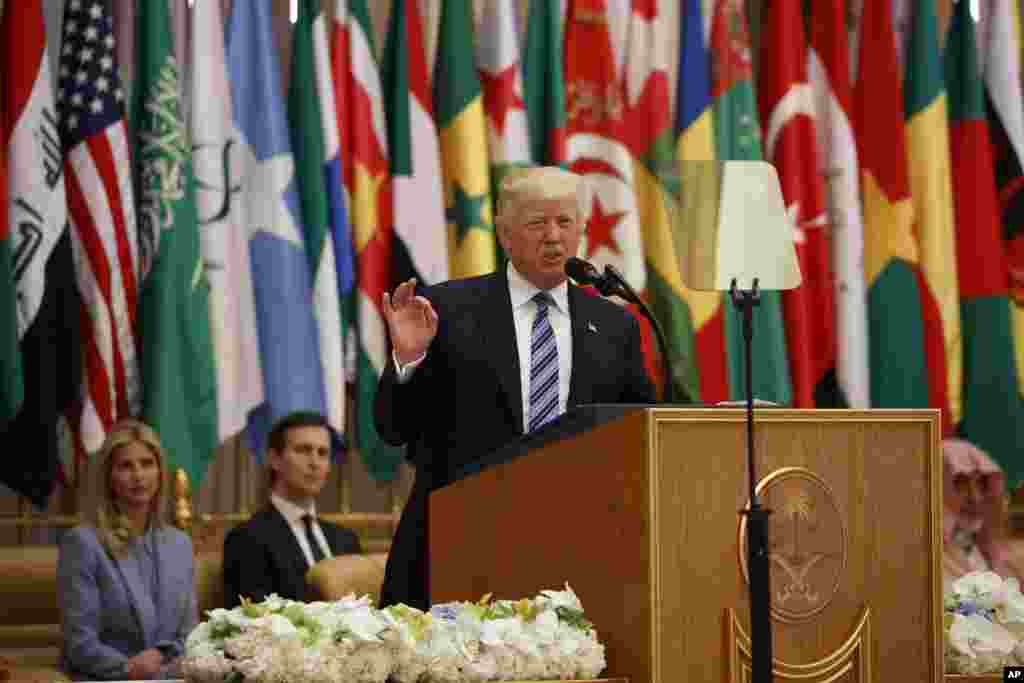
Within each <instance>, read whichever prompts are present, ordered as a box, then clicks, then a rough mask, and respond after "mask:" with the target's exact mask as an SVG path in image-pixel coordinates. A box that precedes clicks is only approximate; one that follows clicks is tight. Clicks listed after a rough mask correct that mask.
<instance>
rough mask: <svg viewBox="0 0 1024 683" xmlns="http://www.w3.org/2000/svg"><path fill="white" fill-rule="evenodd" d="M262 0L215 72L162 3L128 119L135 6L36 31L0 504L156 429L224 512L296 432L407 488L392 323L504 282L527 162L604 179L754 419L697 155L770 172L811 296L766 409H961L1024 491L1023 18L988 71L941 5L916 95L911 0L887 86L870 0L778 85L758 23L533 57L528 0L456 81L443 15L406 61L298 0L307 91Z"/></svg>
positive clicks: (410, 32) (220, 47) (226, 24)
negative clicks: (424, 301)
mask: <svg viewBox="0 0 1024 683" xmlns="http://www.w3.org/2000/svg"><path fill="white" fill-rule="evenodd" d="M804 4H806V5H807V7H808V8H809V9H810V11H811V18H810V21H809V22H808V23H807V24H806V25H807V26H809V27H811V29H810V33H809V34H805V30H804V27H805V23H804V17H803V14H802V12H803V10H804V9H805V8H804V7H803V5H804ZM232 5H233V6H232V9H231V11H230V14H229V15H228V16H226V17H222V16H221V13H220V3H217V2H197V3H195V6H194V7H193V8H192V9H191V11H190V12H189V15H188V21H189V22H190V26H189V33H190V41H189V42H190V45H189V49H188V58H187V62H188V63H187V64H186V65H185V67H184V68H183V67H181V66H180V65H178V64H177V63H176V61H175V57H174V55H175V50H174V48H173V40H174V33H173V27H172V20H171V17H170V16H169V13H168V11H167V4H166V3H163V2H157V3H150V2H147V3H139V5H138V6H137V8H136V10H135V12H136V17H135V19H136V22H135V30H134V35H133V38H132V40H133V42H134V52H135V54H134V65H133V68H132V70H131V72H132V73H133V82H132V83H131V103H130V105H129V103H127V102H126V101H125V100H126V97H125V89H124V86H123V85H122V83H121V81H120V78H119V73H125V72H124V71H123V69H124V65H121V66H120V67H119V65H118V64H117V55H118V54H122V53H121V52H119V51H118V50H117V49H116V44H115V34H114V30H113V28H112V24H111V20H110V18H109V17H108V15H107V12H106V6H105V3H104V2H102V0H66V5H65V11H64V21H63V26H62V27H61V31H62V35H61V40H60V44H61V49H60V60H59V66H58V71H59V72H58V73H57V74H51V73H50V71H49V65H48V63H47V62H48V60H47V59H46V58H45V44H46V30H47V27H46V26H45V25H44V22H43V19H42V8H41V0H19V1H18V2H14V3H11V2H9V3H7V7H6V8H5V10H4V15H3V46H4V47H3V48H2V60H3V61H2V62H0V73H3V83H2V93H3V97H2V99H0V106H2V112H0V113H2V116H0V121H2V123H3V127H2V132H3V135H2V139H0V155H2V156H0V158H2V159H4V160H5V163H0V204H2V205H3V206H5V207H7V210H6V211H5V212H2V215H0V381H2V382H3V384H2V385H0V425H2V426H3V431H4V433H5V435H6V436H7V437H8V438H19V439H20V438H24V439H25V440H24V443H26V444H38V446H37V447H33V449H32V452H31V453H29V452H28V451H26V455H24V456H22V457H19V458H8V459H6V461H5V463H4V465H3V466H2V467H0V478H2V480H3V481H4V482H5V483H7V484H8V485H10V486H11V487H12V488H14V489H15V490H18V491H19V492H21V493H23V494H25V495H27V496H28V497H29V498H31V499H32V500H33V501H35V502H36V503H38V504H42V503H43V502H44V501H45V500H46V497H47V496H48V494H49V492H50V490H51V489H52V486H53V482H54V480H55V478H56V477H57V476H58V473H59V472H62V473H63V476H64V477H65V479H66V480H67V481H69V482H71V481H73V478H74V475H73V473H74V472H76V471H77V466H76V465H77V463H80V462H81V461H83V459H84V458H86V457H88V455H89V454H91V453H93V452H94V451H95V450H96V448H98V447H99V445H100V444H101V443H102V440H103V437H104V436H105V434H106V431H107V430H108V429H109V428H110V425H111V424H112V423H113V422H114V421H115V420H116V419H117V418H119V417H121V416H124V415H129V414H138V415H141V416H142V417H144V418H145V419H147V420H149V421H150V422H151V423H153V424H154V426H156V428H157V429H158V430H159V432H160V433H161V436H162V438H163V440H164V442H165V446H166V448H167V451H168V457H169V459H170V460H171V462H172V463H173V464H175V465H178V466H182V467H184V468H185V469H186V470H187V471H188V472H189V474H190V475H191V477H192V479H193V481H194V482H195V483H196V484H198V483H200V482H201V481H202V477H203V474H204V472H205V470H206V466H207V464H208V462H209V460H210V458H212V457H213V454H214V452H215V449H216V446H217V445H218V444H219V443H222V442H223V441H224V440H225V439H227V438H230V437H232V436H234V435H237V434H239V433H242V432H244V433H245V435H246V438H247V439H248V442H249V444H250V446H252V448H253V449H254V450H255V451H256V452H257V453H259V452H260V451H261V449H262V446H263V440H264V439H265V436H266V432H267V429H268V428H269V425H270V424H271V423H272V422H273V420H274V419H276V418H277V417H279V416H280V415H282V414H284V413H287V412H289V411H291V410H294V409H297V408H312V409H316V410H321V411H322V412H323V413H324V414H325V415H327V416H328V419H329V421H330V422H331V424H332V425H334V426H335V427H336V428H337V429H338V431H344V429H345V426H346V425H354V427H355V430H354V431H351V432H349V438H350V441H352V442H353V444H354V445H355V446H357V447H358V449H359V452H360V454H361V456H362V458H363V460H364V462H365V463H366V465H367V468H368V470H369V471H370V473H371V475H373V476H374V477H376V478H380V479H388V478H390V477H393V476H394V474H395V471H396V467H397V465H398V463H399V461H400V451H397V450H395V449H392V448H390V447H388V446H386V445H385V444H383V443H382V442H381V441H380V440H379V438H378V437H377V435H376V433H375V431H374V428H373V421H372V403H373V398H374V392H375V388H376V381H377V377H378V376H379V374H380V372H381V370H382V368H383V367H384V363H386V362H387V339H386V329H385V326H384V323H383V318H382V315H381V310H380V301H381V294H382V293H383V292H384V291H385V290H387V289H389V288H391V287H393V286H394V285H395V283H397V282H399V281H402V280H404V279H406V278H407V277H411V276H415V277H417V278H419V280H420V281H421V282H424V283H427V284H431V283H435V282H439V281H442V280H445V279H448V278H449V277H464V276H470V275H476V274H481V273H486V272H490V271H492V270H494V269H495V268H496V267H500V266H501V264H502V263H503V255H502V254H501V253H500V248H499V247H498V246H497V245H496V243H495V238H494V229H493V220H494V215H493V211H494V208H493V203H492V198H493V197H494V193H495V189H496V187H497V186H498V184H499V183H500V180H501V178H502V176H503V174H504V173H506V172H507V171H508V169H509V168H512V167H515V166H516V165H522V164H559V165H563V166H565V167H567V168H570V169H572V170H574V171H576V172H578V173H581V174H583V175H585V176H587V178H588V181H589V184H590V186H591V187H592V188H593V190H594V192H593V195H592V197H591V198H590V206H589V207H588V211H589V218H588V228H587V234H586V237H585V240H584V245H583V247H582V250H583V253H582V254H581V256H583V257H585V258H588V259H590V260H592V261H594V262H595V263H596V264H597V265H599V266H603V265H605V264H614V265H615V266H617V267H618V268H619V269H620V270H621V271H622V272H623V273H624V274H625V276H626V278H627V279H628V280H629V281H630V284H631V285H632V286H633V287H634V288H635V289H636V290H638V291H640V292H642V293H644V295H645V296H646V297H647V299H648V302H649V303H650V305H651V307H652V308H653V309H654V311H655V313H656V314H657V315H658V316H659V318H660V319H661V320H662V321H663V325H664V327H665V328H666V330H667V333H668V337H669V340H670V347H671V349H670V353H671V355H672V366H673V368H674V370H675V372H674V376H673V377H672V381H673V382H674V384H675V385H676V387H677V392H678V391H680V390H685V391H686V393H688V394H689V395H691V396H694V397H696V398H699V399H700V400H702V401H704V402H708V403H714V402H717V401H721V400H728V399H737V398H741V397H742V396H743V395H744V394H745V386H744V382H745V379H744V376H743V366H742V360H743V355H742V338H741V329H740V324H739V322H740V321H739V319H738V317H737V315H736V312H735V311H734V309H733V308H732V307H731V305H729V304H728V301H727V299H726V298H723V296H722V295H720V294H717V293H707V292H697V291H692V290H689V289H687V288H686V287H685V286H684V285H683V284H682V283H683V278H682V276H681V273H680V272H679V268H678V260H677V259H676V258H675V254H674V248H673V239H672V230H673V225H674V222H675V220H676V214H677V210H678V202H679V190H680V188H679V175H678V173H677V172H676V169H677V161H678V160H689V159H692V160H701V159H747V160H753V159H762V158H764V159H767V160H769V161H771V162H773V163H774V164H775V165H776V167H777V168H778V171H779V174H780V178H781V180H782V187H783V193H784V195H785V202H786V206H787V209H788V211H789V213H790V215H791V217H792V219H793V223H794V230H795V232H794V239H795V243H796V246H797V253H798V258H799V261H800V266H801V269H802V272H803V275H804V284H803V286H802V287H801V288H800V289H798V290H794V291H792V292H785V293H776V292H765V293H763V297H762V302H761V305H760V306H759V307H758V308H757V309H755V347H754V354H755V358H754V368H755V375H754V377H753V382H754V386H753V390H754V393H755V395H757V396H758V397H760V398H764V399H768V400H772V401H776V402H778V403H782V404H787V405H794V406H797V407H815V406H818V407H834V406H851V407H927V406H933V407H937V408H940V409H941V410H942V413H943V420H944V427H945V429H946V430H947V431H952V430H954V429H958V430H960V431H961V432H962V433H963V434H964V435H965V436H967V437H968V438H970V439H972V440H974V441H976V442H977V443H979V444H980V445H981V446H982V447H984V448H986V449H987V450H989V451H990V452H991V453H992V454H993V455H994V456H995V457H996V458H997V459H998V460H999V461H1000V462H1001V463H1002V464H1003V466H1004V467H1005V468H1006V469H1007V472H1008V474H1009V476H1010V479H1011V481H1014V482H1016V481H1018V480H1019V479H1020V478H1021V477H1022V475H1024V458H1021V457H1020V452H1019V448H1020V444H1024V419H1022V418H1024V403H1022V398H1021V393H1020V388H1021V386H1024V384H1022V382H1021V379H1020V373H1021V371H1022V370H1024V312H1022V311H1024V309H1022V308H1021V307H1020V306H1019V305H1018V306H1017V307H1014V306H1013V304H1012V303H1011V301H1010V297H1009V296H1008V293H1009V289H1008V288H1009V282H1010V274H1011V273H1012V272H1015V271H1013V270H1012V269H1011V268H1010V266H1009V263H1008V258H1007V255H1008V254H1010V255H1011V256H1012V255H1013V254H1015V253H1017V255H1018V257H1019V255H1020V254H1019V252H1021V251H1024V249H1021V247H1020V244H1021V241H1022V240H1024V233H1022V232H1021V231H1020V223H1021V221H1022V220H1024V217H1022V216H1021V214H1020V210H1019V209H1017V208H1016V202H1017V201H1018V200H1016V191H1017V189H1018V188H1019V186H1020V178H1021V176H1022V173H1021V166H1020V159H1021V158H1024V157H1022V154H1024V97H1022V94H1021V80H1020V66H1019V64H1020V53H1021V48H1020V38H1019V35H1018V34H1019V31H1018V28H1017V27H1018V26H1019V20H1018V18H1017V16H1016V3H1014V2H1012V0H992V2H991V3H989V5H988V6H987V7H986V8H985V12H986V14H985V17H984V18H985V22H986V23H985V26H986V30H985V32H984V40H983V41H982V42H979V41H978V39H977V38H976V36H975V24H974V21H973V20H972V18H971V17H970V15H969V11H968V5H969V3H967V2H960V3H958V4H957V7H956V9H955V13H954V18H953V21H952V23H951V26H950V29H949V33H948V35H947V36H946V37H945V51H944V52H942V51H941V48H940V45H941V44H942V41H940V39H939V38H940V36H939V35H938V29H937V21H936V13H935V6H934V0H924V1H923V2H919V3H915V11H914V12H913V13H912V16H911V20H912V21H911V24H910V26H909V28H908V29H907V34H908V38H907V45H906V47H905V51H906V59H904V60H903V66H901V65H900V62H899V60H898V58H897V56H898V54H899V52H898V48H900V47H901V46H899V45H897V34H896V33H895V32H894V26H893V16H892V13H891V8H890V3H873V2H868V3H864V8H863V12H862V15H861V17H860V21H859V24H860V26H859V28H860V45H861V46H862V48H861V50H860V52H859V56H860V58H859V60H858V61H859V64H858V65H857V71H856V73H853V72H852V71H851V64H850V55H849V40H848V32H847V16H848V14H847V10H848V8H847V7H846V6H845V2H844V0H808V2H806V3H802V2H801V0H773V1H772V2H771V3H770V4H768V5H767V6H766V8H765V16H764V17H763V19H764V21H763V24H762V29H761V34H760V41H759V42H760V50H761V52H760V54H759V57H758V61H759V68H758V77H757V79H756V80H757V82H756V83H755V78H754V72H753V68H752V55H751V41H750V35H749V32H748V27H747V20H746V17H745V15H744V5H745V3H743V2H736V1H735V0H716V1H715V2H714V3H712V4H711V10H710V11H711V16H710V17H708V18H707V20H705V17H704V16H703V11H704V8H705V7H706V6H707V5H706V3H703V2H702V1H701V0H683V2H682V7H681V9H680V11H679V23H678V24H674V23H673V24H671V25H670V22H669V21H668V18H667V16H666V12H665V3H664V2H657V1H655V0H632V2H629V3H627V2H624V1H623V2H611V1H610V0H568V2H563V1H562V0H531V1H530V3H529V6H528V13H527V15H526V25H525V27H523V28H522V29H520V28H519V27H517V18H516V16H515V3H506V2H489V3H485V4H484V5H483V7H482V8H476V11H477V13H478V14H480V15H481V16H480V17H479V21H475V20H474V7H473V4H472V3H471V2H469V0H444V1H443V2H441V3H439V6H440V16H439V18H438V21H439V24H438V37H437V47H436V53H435V55H434V56H433V59H432V60H429V59H428V58H427V52H426V49H425V46H424V45H425V42H426V41H425V38H424V30H423V29H424V17H422V16H421V14H420V3H419V2H417V0H392V2H391V11H390V16H389V23H388V31H387V38H386V40H385V45H384V46H383V50H382V52H381V54H382V57H381V59H380V62H379V63H378V59H377V54H378V51H377V50H376V47H375V45H374V32H373V30H372V27H371V24H370V15H369V11H368V9H369V8H368V5H367V2H366V0H324V1H323V2H322V3H321V2H319V1H317V0H300V2H299V3H298V17H297V21H296V23H295V24H294V27H293V29H292V35H291V50H290V52H291V65H290V73H289V77H288V90H287V93H285V92H284V90H283V88H282V77H281V76H282V74H281V73H280V71H281V67H280V64H279V60H278V55H277V49H276V45H275V41H274V32H273V29H272V25H271V23H272V16H271V12H270V3H269V2H263V1H259V2H234V3H232ZM614 26H625V27H626V29H625V31H624V36H625V40H624V43H623V44H624V46H625V47H624V53H623V54H621V55H617V54H616V42H615V40H613V33H614V32H613V27H614ZM28 27H32V28H31V30H29V29H28ZM866 46H870V48H868V47H866ZM673 51H678V55H675V54H673V53H672V52H673ZM26 55H29V56H31V57H32V58H31V59H29V58H27V57H26ZM676 60H678V65H679V68H678V76H677V78H676V79H675V81H674V82H673V81H672V78H671V75H670V74H671V71H672V67H671V65H672V64H673V63H674V62H675V61H676ZM431 61H432V63H433V72H432V73H431V71H430V69H429V66H428V65H429V64H430V63H431ZM979 76H981V78H979ZM673 101H674V105H673ZM186 103H187V104H188V106H187V107H185V106H183V105H184V104H186ZM990 126H991V129H990ZM986 164H987V165H986ZM4 173H6V179H5V178H4V177H3V175H2V174H4ZM954 188H955V192H954V191H953V190H954ZM1008 245H1009V246H1008ZM1014 245H1016V247H1015V246H1014ZM1014 248H1016V249H1017V252H1014V251H1013V250H1014ZM1019 260H1020V259H1019V258H1018V261H1019ZM1018 268H1019V266H1018ZM1016 272H1017V277H1018V278H1019V277H1020V275H1019V270H1018V271H1016ZM642 332H643V335H644V344H645V349H646V350H647V354H646V356H647V362H648V368H649V370H650V372H651V373H652V375H653V376H655V377H657V376H659V373H661V372H662V366H663V363H662V362H661V359H660V358H659V357H658V354H657V353H655V351H654V348H653V336H652V334H651V331H650V329H649V328H647V327H646V325H644V326H642ZM1015 343H1016V346H1015ZM349 398H351V399H354V400H353V404H354V405H355V410H356V415H355V416H351V415H346V406H347V404H348V400H349ZM55 434H66V435H69V437H68V439H67V440H66V441H67V443H63V444H62V443H58V439H57V438H55V436H54V435H55ZM62 452H66V453H71V454H72V455H73V457H72V458H71V459H70V460H67V461H65V462H64V463H63V464H62V465H61V464H60V461H59V454H60V453H62Z"/></svg>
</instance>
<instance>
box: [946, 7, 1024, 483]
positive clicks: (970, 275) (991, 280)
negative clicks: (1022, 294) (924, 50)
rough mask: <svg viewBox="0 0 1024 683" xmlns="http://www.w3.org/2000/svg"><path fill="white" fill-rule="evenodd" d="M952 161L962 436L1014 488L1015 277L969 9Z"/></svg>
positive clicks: (952, 70) (1022, 468)
mask: <svg viewBox="0 0 1024 683" xmlns="http://www.w3.org/2000/svg"><path fill="white" fill-rule="evenodd" d="M944 66H945V69H944V71H945V76H946V86H947V89H948V91H949V124H950V125H949V133H950V157H951V163H952V172H953V174H952V177H953V186H954V187H956V188H957V193H956V196H955V197H954V209H955V213H954V217H955V219H956V239H957V243H956V255H957V273H958V276H959V285H960V319H961V330H962V332H963V363H964V390H963V419H962V420H961V421H960V424H959V425H958V427H959V431H960V433H961V434H962V435H963V436H964V437H965V438H967V439H968V440H970V441H972V442H974V443H976V444H977V445H978V446H980V447H982V448H984V449H985V450H986V451H988V452H989V454H990V455H991V456H992V457H993V458H995V460H996V461H997V462H998V463H999V464H1000V465H1002V466H1003V469H1004V470H1005V471H1006V477H1007V479H1008V480H1009V482H1010V484H1011V486H1014V485H1016V484H1018V483H1020V482H1021V481H1022V480H1024V462H1022V459H1021V457H1020V455H1019V453H1020V446H1021V444H1022V443H1024V403H1022V402H1021V398H1020V388H1019V387H1018V386H1017V363H1016V358H1015V356H1014V347H1013V327H1012V323H1011V316H1010V311H1011V304H1010V299H1009V294H1008V291H1007V283H1008V282H1009V279H1010V277H1009V271H1008V269H1007V262H1006V256H1005V254H1004V252H1003V240H1002V235H1001V234H1000V233H1001V231H1002V225H1001V223H1000V216H999V197H998V195H997V193H996V176H995V168H994V164H993V160H992V146H991V141H990V136H989V128H988V122H987V121H986V118H985V95H984V91H983V89H982V88H983V84H982V82H981V80H980V79H979V78H978V73H979V71H978V55H977V43H976V40H975V35H974V20H973V19H972V18H971V14H970V8H969V7H968V5H967V3H966V2H961V3H959V4H958V5H957V6H956V7H955V8H954V10H953V20H952V23H951V25H950V28H949V34H948V36H947V39H946V54H945V64H944Z"/></svg>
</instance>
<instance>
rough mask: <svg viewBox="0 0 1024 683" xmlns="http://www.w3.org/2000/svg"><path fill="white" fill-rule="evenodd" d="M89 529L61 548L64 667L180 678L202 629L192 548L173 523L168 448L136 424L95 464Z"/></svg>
mask: <svg viewBox="0 0 1024 683" xmlns="http://www.w3.org/2000/svg"><path fill="white" fill-rule="evenodd" d="M90 470H94V471H93V472H92V474H93V476H92V478H91V481H90V482H89V483H90V484H92V490H91V491H90V492H89V494H90V495H89V497H88V499H87V502H86V503H85V504H84V506H83V510H82V513H83V518H84V519H86V520H87V523H86V524H83V525H81V526H77V527H75V528H74V529H71V530H70V531H69V532H68V533H67V534H65V536H64V538H63V539H62V541H61V545H60V557H59V560H58V563H57V586H58V595H59V599H60V606H61V613H62V617H61V620H62V624H61V626H62V631H63V646H62V648H61V650H62V651H61V663H62V666H63V668H64V669H65V670H66V671H67V672H68V673H69V674H70V675H71V676H73V677H75V678H78V679H92V680H97V679H98V680H125V679H130V680H140V679H148V678H175V677H176V670H177V659H178V657H179V655H181V654H182V651H183V649H184V642H185V638H186V637H187V636H188V633H189V631H191V630H192V628H193V627H194V626H195V624H196V600H195V591H194V588H193V578H192V573H193V560H192V542H191V540H189V537H188V536H186V535H185V534H184V533H182V532H181V531H179V530H178V529H175V528H174V527H171V526H169V525H168V524H167V523H166V521H165V514H166V513H165V509H166V506H165V504H164V502H165V493H166V490H167V487H168V485H169V484H168V477H167V476H166V475H165V473H164V457H163V449H162V448H161V446H160V440H159V438H158V437H157V435H156V432H155V431H153V429H152V428H151V427H149V426H147V425H146V424H144V423H142V422H139V421H137V420H123V421H121V422H118V423H117V424H115V425H114V427H113V429H112V430H111V431H110V434H109V435H108V436H107V440H106V442H105V443H104V444H103V448H102V449H101V450H100V452H99V453H98V454H97V455H96V456H95V458H94V460H93V461H92V462H91V463H90Z"/></svg>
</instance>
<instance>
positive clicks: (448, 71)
mask: <svg viewBox="0 0 1024 683" xmlns="http://www.w3.org/2000/svg"><path fill="white" fill-rule="evenodd" d="M434 115H435V117H436V118H437V127H438V129H439V130H440V135H441V165H442V167H443V174H444V197H445V215H446V217H447V219H448V255H449V264H450V268H449V272H450V275H451V277H453V278H460V277H469V276H472V275H482V274H484V273H490V272H492V271H493V270H494V266H495V241H494V222H493V216H492V213H491V193H490V174H489V173H488V166H489V164H488V157H487V126H486V123H485V121H484V107H483V98H482V97H481V93H480V79H479V77H478V75H477V72H476V66H475V62H474V59H473V8H472V5H471V3H470V2H469V0H446V2H445V3H444V5H443V7H442V10H441V28H440V32H439V35H438V46H437V61H436V62H435V63H434Z"/></svg>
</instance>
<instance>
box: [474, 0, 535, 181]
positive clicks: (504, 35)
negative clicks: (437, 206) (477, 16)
mask: <svg viewBox="0 0 1024 683" xmlns="http://www.w3.org/2000/svg"><path fill="white" fill-rule="evenodd" d="M514 13H515V6H514V5H513V4H512V3H510V2H488V3H486V4H485V5H484V10H483V18H482V20H481V24H480V36H481V38H483V39H482V40H478V41H477V44H476V63H477V68H478V69H479V71H480V84H481V86H482V88H483V95H484V114H485V115H486V117H487V151H488V153H489V154H490V157H491V159H490V161H491V174H492V176H491V177H492V179H494V180H495V181H496V182H500V180H501V177H502V175H503V174H504V172H505V170H506V169H507V168H508V166H509V165H514V164H526V163H529V161H530V131H529V126H528V124H527V120H526V105H525V103H524V102H523V77H522V70H521V69H520V59H519V37H518V36H517V35H516V28H515V16H514Z"/></svg>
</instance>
